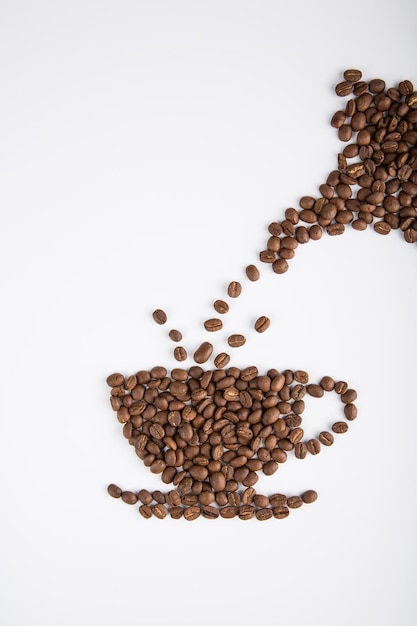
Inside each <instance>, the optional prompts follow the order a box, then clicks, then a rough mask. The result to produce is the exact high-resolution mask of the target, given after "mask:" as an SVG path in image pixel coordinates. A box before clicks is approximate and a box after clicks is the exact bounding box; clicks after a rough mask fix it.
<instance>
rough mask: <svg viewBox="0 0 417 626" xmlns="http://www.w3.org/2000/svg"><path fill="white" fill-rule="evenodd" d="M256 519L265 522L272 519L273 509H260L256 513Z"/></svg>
mask: <svg viewBox="0 0 417 626" xmlns="http://www.w3.org/2000/svg"><path fill="white" fill-rule="evenodd" d="M255 516H256V519H257V520H259V521H260V522H264V521H265V520H267V519H271V517H272V509H258V510H257V511H256V513H255Z"/></svg>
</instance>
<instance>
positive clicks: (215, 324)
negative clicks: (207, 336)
mask: <svg viewBox="0 0 417 626" xmlns="http://www.w3.org/2000/svg"><path fill="white" fill-rule="evenodd" d="M204 328H205V329H206V330H208V331H209V332H211V333H213V332H216V331H218V330H221V329H222V328H223V322H222V321H221V320H219V319H218V318H217V317H213V318H210V319H208V320H206V321H205V322H204Z"/></svg>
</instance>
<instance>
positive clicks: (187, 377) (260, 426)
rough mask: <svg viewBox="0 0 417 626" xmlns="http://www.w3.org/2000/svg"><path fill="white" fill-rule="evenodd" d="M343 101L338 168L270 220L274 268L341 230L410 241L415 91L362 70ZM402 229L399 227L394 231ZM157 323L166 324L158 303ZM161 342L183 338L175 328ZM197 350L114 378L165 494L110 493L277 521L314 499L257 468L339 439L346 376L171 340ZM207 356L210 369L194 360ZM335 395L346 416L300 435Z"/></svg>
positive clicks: (266, 252) (179, 348)
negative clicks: (240, 361) (312, 401)
mask: <svg viewBox="0 0 417 626" xmlns="http://www.w3.org/2000/svg"><path fill="white" fill-rule="evenodd" d="M335 91H336V94H337V95H338V96H340V97H342V98H347V100H345V101H344V106H343V108H341V109H340V110H338V111H336V112H335V113H334V115H333V117H332V119H331V125H332V126H333V127H334V128H335V129H336V130H337V133H338V137H339V139H340V141H341V142H342V143H343V144H344V147H343V149H342V150H341V152H340V154H338V157H337V163H335V169H334V170H333V171H332V172H330V173H329V175H328V177H327V179H326V181H325V182H323V183H322V184H321V185H319V187H318V192H319V193H318V194H317V197H313V196H303V197H301V198H300V200H299V208H298V209H295V208H292V207H291V208H287V209H286V210H285V214H284V219H282V220H280V221H276V222H272V223H271V224H269V226H268V236H267V240H266V243H265V246H264V248H263V249H262V250H261V251H260V252H259V261H260V263H264V264H267V265H269V266H270V267H271V270H272V271H273V272H275V273H276V274H283V273H285V272H287V271H288V269H289V266H290V264H291V260H292V259H293V258H294V256H295V254H296V251H297V248H298V246H300V245H304V244H306V243H309V242H311V241H318V240H319V239H321V237H322V236H326V235H328V236H331V237H333V236H339V235H342V234H343V233H344V232H345V231H346V229H347V228H354V229H355V230H358V231H363V230H366V229H367V228H372V229H373V230H374V231H375V233H376V234H378V235H384V236H385V235H388V234H390V233H391V231H398V233H399V234H400V235H401V236H402V237H403V238H404V241H405V242H406V243H409V244H415V243H416V242H417V147H416V144H417V141H416V140H417V92H416V91H415V90H414V86H413V84H412V83H411V81H409V80H402V81H401V82H400V83H399V84H398V85H396V86H395V87H387V86H386V84H385V81H384V80H382V79H379V78H377V79H373V80H370V81H364V80H363V79H362V73H361V71H360V70H356V69H349V70H346V71H345V72H344V75H343V81H341V82H339V83H338V84H337V85H336V88H335ZM398 233H397V234H398ZM245 275H246V278H247V279H248V281H250V282H254V281H257V280H259V278H260V272H259V269H258V268H257V267H256V266H255V265H252V264H251V265H248V266H247V267H246V269H245ZM241 291H242V285H241V284H240V282H238V281H236V280H232V281H231V282H230V283H229V285H228V288H227V293H226V294H224V296H223V297H222V298H219V299H216V300H214V301H213V310H214V313H215V314H217V315H220V316H224V315H225V314H227V313H228V311H229V304H228V302H227V298H231V299H233V298H238V297H239V295H240V293H241ZM153 319H154V321H155V322H156V323H158V324H160V325H161V326H165V325H166V324H167V321H168V319H167V315H166V313H165V312H164V311H163V309H156V310H155V311H154V313H153ZM269 325H270V320H269V318H268V317H267V316H266V315H262V316H260V317H259V318H258V320H257V321H256V322H255V325H254V330H255V331H256V332H260V333H263V332H265V331H267V329H268V328H269ZM222 327H223V322H222V321H221V319H220V317H217V316H213V318H210V319H207V320H206V321H205V322H204V325H203V331H204V332H205V333H208V334H209V336H210V337H212V336H215V333H216V332H217V331H219V330H221V329H222ZM168 337H169V339H170V340H171V341H173V342H175V343H176V344H178V343H182V340H183V335H182V332H181V331H180V330H177V329H170V330H169V332H168ZM245 341H246V338H245V337H244V336H243V335H240V334H234V335H231V336H229V338H228V344H229V346H230V347H231V348H233V350H234V349H235V348H238V347H239V346H242V345H244V343H245ZM191 353H192V354H193V361H194V363H195V364H194V365H192V366H191V367H189V368H187V369H186V368H181V367H177V368H174V369H172V370H171V371H170V372H169V373H168V371H167V369H166V368H165V367H163V366H156V367H153V368H152V369H151V370H149V371H145V370H141V371H138V372H137V373H136V374H133V375H131V376H128V377H126V376H124V375H123V374H119V373H115V374H111V375H110V376H109V377H108V378H107V383H108V385H109V387H110V388H111V396H110V403H111V406H112V409H113V410H114V411H115V412H116V416H117V419H118V421H119V422H120V423H121V424H122V425H123V427H122V428H123V435H124V437H125V438H126V439H127V440H128V442H129V444H130V445H131V446H132V447H134V449H135V452H136V454H137V456H138V457H139V458H140V459H141V460H142V461H143V463H144V464H145V465H146V467H149V469H150V471H151V472H152V473H154V474H158V475H160V477H161V480H162V483H163V484H164V485H167V486H168V485H171V489H170V490H168V491H164V492H162V491H159V490H158V491H153V492H150V491H148V490H146V489H141V490H139V491H129V490H125V491H124V490H122V489H121V488H120V487H118V486H117V485H114V484H111V485H109V486H108V488H107V491H108V493H109V494H110V495H111V496H112V497H114V498H120V499H121V500H122V501H123V502H125V503H127V504H130V505H139V506H138V510H139V513H140V514H141V515H142V517H144V518H146V519H147V518H151V517H157V518H159V519H164V518H165V517H167V516H168V517H171V518H173V519H179V518H184V519H186V520H189V521H192V520H195V519H197V518H198V517H200V516H203V517H205V518H207V519H216V518H219V517H223V518H227V519H229V518H234V517H238V518H239V519H242V520H247V519H252V518H255V519H257V520H260V521H264V520H267V519H271V518H275V519H282V518H285V517H287V516H288V515H289V513H290V511H291V510H292V509H296V508H299V507H300V506H302V505H303V504H310V503H312V502H314V501H315V500H316V499H317V493H316V492H315V491H314V490H312V489H310V490H308V491H306V492H304V493H303V494H301V495H288V494H281V493H274V494H272V495H270V496H266V495H262V494H258V493H257V492H256V490H255V488H254V486H255V485H256V483H257V481H258V478H259V472H262V473H263V474H264V475H266V476H270V475H272V474H274V473H275V472H276V471H277V470H278V468H279V466H280V465H281V464H283V463H285V461H286V460H287V458H288V455H290V454H293V455H294V456H295V457H296V458H297V459H300V460H301V459H304V458H305V457H306V456H308V455H316V454H318V453H319V452H320V451H321V450H322V449H323V447H328V446H331V445H332V444H333V443H334V439H335V437H334V435H340V434H343V433H346V432H347V430H348V427H349V422H350V421H352V420H354V419H355V418H356V416H357V408H356V404H355V401H356V396H357V394H356V391H355V390H354V389H351V388H350V387H349V385H348V383H347V382H346V381H337V380H336V381H335V380H334V379H333V378H332V377H330V376H324V377H323V378H322V379H321V380H319V381H317V382H315V383H314V382H313V383H312V382H310V380H309V375H308V373H307V372H305V371H302V370H298V371H295V372H294V371H291V370H284V371H282V372H280V371H278V370H275V369H271V370H268V371H267V372H265V373H260V372H259V371H258V369H257V367H255V366H249V367H246V368H244V369H240V368H238V367H233V366H230V361H231V358H230V355H229V354H228V353H227V352H218V353H217V354H216V353H215V349H214V345H213V343H212V342H211V341H208V340H207V339H206V340H204V341H202V343H201V344H200V345H199V346H197V347H194V349H193V350H191V351H190V349H189V348H188V347H185V346H183V345H176V346H175V348H174V350H173V355H174V358H175V359H176V360H177V361H178V362H179V363H180V362H182V361H185V360H186V359H187V358H188V355H189V354H191ZM211 358H213V365H214V367H213V368H212V369H203V368H202V367H201V365H203V364H204V363H207V362H208V361H209V360H210V359H211ZM329 393H335V394H337V396H338V397H339V398H340V401H341V415H340V418H339V419H337V420H335V422H334V423H333V425H332V428H331V432H330V431H322V432H320V433H318V434H317V436H316V437H314V438H311V439H307V438H306V437H305V435H304V430H303V428H302V422H303V420H302V414H303V412H304V409H305V400H304V398H306V397H308V396H310V397H315V398H321V397H323V396H324V395H325V394H329Z"/></svg>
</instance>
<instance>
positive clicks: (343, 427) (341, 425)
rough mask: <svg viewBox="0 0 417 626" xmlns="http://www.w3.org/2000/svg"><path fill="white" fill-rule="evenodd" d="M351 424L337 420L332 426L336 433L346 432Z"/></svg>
mask: <svg viewBox="0 0 417 626" xmlns="http://www.w3.org/2000/svg"><path fill="white" fill-rule="evenodd" d="M348 428H349V426H348V424H347V423H346V422H335V423H334V424H333V426H332V431H333V432H334V433H338V434H342V433H346V432H347V430H348Z"/></svg>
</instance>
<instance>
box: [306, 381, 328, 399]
mask: <svg viewBox="0 0 417 626" xmlns="http://www.w3.org/2000/svg"><path fill="white" fill-rule="evenodd" d="M307 393H308V394H309V395H310V396H312V397H313V398H322V397H323V395H324V392H323V387H322V386H320V385H315V384H309V385H307Z"/></svg>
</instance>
